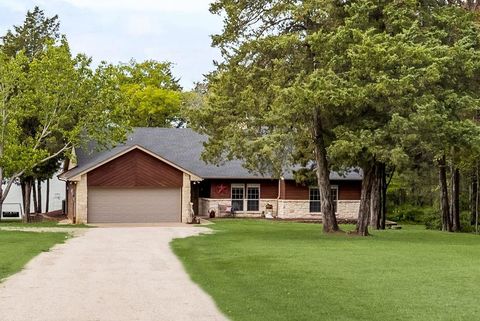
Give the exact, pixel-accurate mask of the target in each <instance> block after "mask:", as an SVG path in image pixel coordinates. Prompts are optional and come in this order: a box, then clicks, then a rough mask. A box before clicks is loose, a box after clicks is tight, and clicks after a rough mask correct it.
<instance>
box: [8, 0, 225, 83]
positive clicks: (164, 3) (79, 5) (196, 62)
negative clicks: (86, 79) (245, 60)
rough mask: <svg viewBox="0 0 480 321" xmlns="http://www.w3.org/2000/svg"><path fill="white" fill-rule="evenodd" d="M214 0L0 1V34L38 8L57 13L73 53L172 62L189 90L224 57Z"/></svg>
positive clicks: (97, 59)
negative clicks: (216, 38)
mask: <svg viewBox="0 0 480 321" xmlns="http://www.w3.org/2000/svg"><path fill="white" fill-rule="evenodd" d="M211 1H212V0H157V1H155V0H0V35H3V34H5V32H6V31H7V30H8V29H10V28H12V26H13V25H19V24H21V23H22V22H23V19H24V17H25V14H26V12H27V10H29V9H32V8H33V7H34V6H35V5H38V6H39V7H40V8H41V9H43V10H44V11H45V13H46V14H47V16H52V15H55V14H58V16H59V18H60V23H61V32H62V33H64V34H66V35H67V38H68V41H69V43H70V46H71V48H72V50H73V52H75V53H78V52H82V53H85V54H87V55H88V56H91V57H92V58H93V60H94V62H95V63H98V62H100V61H102V60H105V61H108V62H111V63H118V62H120V61H121V62H127V61H128V60H130V59H131V58H134V59H136V60H138V61H141V60H145V59H155V60H159V61H171V62H173V63H174V64H175V68H174V75H175V76H176V77H177V78H180V79H181V81H180V82H181V84H182V86H183V87H184V88H185V89H189V88H192V86H193V83H194V82H195V81H200V80H202V79H203V74H205V73H207V72H209V71H211V70H212V69H213V64H212V61H213V60H214V59H219V53H218V51H217V50H216V49H213V48H211V47H210V44H211V39H210V35H212V34H215V33H219V32H220V31H221V28H222V22H221V18H220V17H218V16H214V15H212V14H210V12H209V11H208V8H209V3H210V2H211Z"/></svg>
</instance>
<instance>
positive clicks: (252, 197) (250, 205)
mask: <svg viewBox="0 0 480 321" xmlns="http://www.w3.org/2000/svg"><path fill="white" fill-rule="evenodd" d="M259 209H260V186H258V185H247V211H251V212H258V211H259Z"/></svg>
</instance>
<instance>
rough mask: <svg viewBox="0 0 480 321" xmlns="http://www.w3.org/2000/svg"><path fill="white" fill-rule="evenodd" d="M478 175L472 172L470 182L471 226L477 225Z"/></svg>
mask: <svg viewBox="0 0 480 321" xmlns="http://www.w3.org/2000/svg"><path fill="white" fill-rule="evenodd" d="M477 180H478V178H477V173H476V171H473V172H472V176H471V181H470V225H472V226H474V225H475V219H476V214H475V213H476V204H477V193H478V189H477Z"/></svg>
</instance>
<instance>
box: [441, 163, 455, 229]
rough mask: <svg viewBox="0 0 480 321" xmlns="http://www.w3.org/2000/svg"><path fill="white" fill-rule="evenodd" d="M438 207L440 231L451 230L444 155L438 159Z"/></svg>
mask: <svg viewBox="0 0 480 321" xmlns="http://www.w3.org/2000/svg"><path fill="white" fill-rule="evenodd" d="M438 173H439V176H438V178H439V185H440V208H441V213H442V231H449V232H451V231H452V224H451V221H450V206H449V204H448V185H447V164H446V159H445V155H444V156H443V157H442V158H441V159H440V160H439V161H438Z"/></svg>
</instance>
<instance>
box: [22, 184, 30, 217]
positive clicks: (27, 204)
mask: <svg viewBox="0 0 480 321" xmlns="http://www.w3.org/2000/svg"><path fill="white" fill-rule="evenodd" d="M24 184H25V188H24V203H25V204H23V210H24V213H23V214H24V215H23V221H24V222H25V223H28V222H30V201H31V197H32V195H31V192H32V182H31V181H30V179H27V180H26V181H25V183H24Z"/></svg>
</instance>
